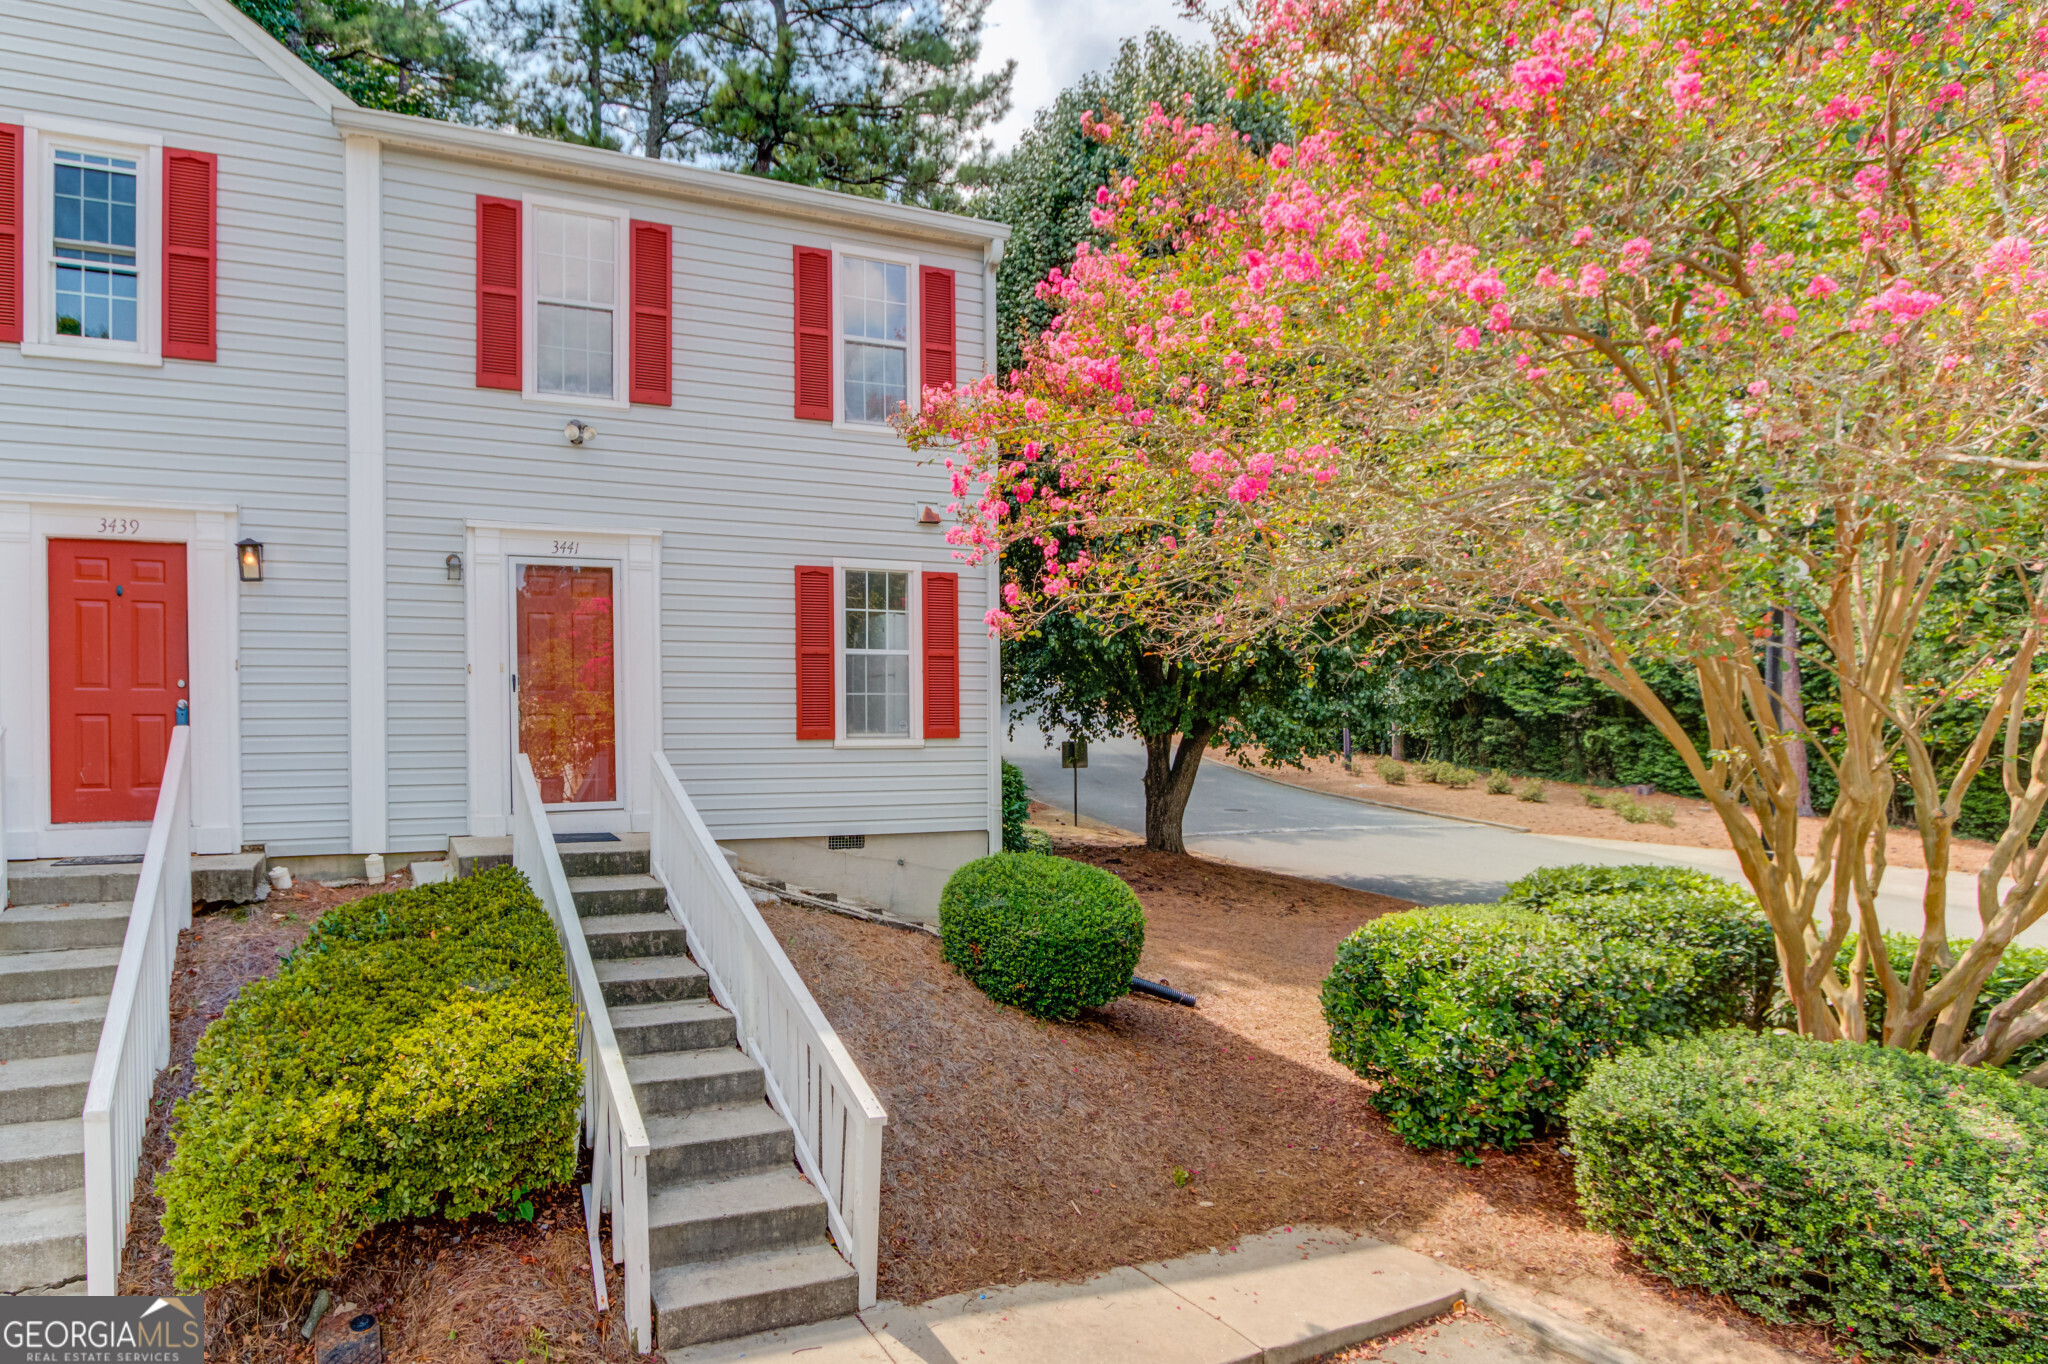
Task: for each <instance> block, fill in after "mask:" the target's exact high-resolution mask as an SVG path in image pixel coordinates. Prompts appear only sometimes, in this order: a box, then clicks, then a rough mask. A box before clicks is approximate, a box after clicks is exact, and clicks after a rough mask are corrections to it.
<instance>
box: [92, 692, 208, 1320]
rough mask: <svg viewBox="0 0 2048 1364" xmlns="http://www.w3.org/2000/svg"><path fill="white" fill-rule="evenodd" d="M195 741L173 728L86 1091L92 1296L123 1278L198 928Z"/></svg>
mask: <svg viewBox="0 0 2048 1364" xmlns="http://www.w3.org/2000/svg"><path fill="white" fill-rule="evenodd" d="M191 747H192V730H191V728H190V727H189V726H186V725H177V726H174V727H173V728H172V729H171V748H170V753H169V755H168V756H167V757H166V758H165V759H164V775H163V785H162V786H161V787H159V788H158V792H157V798H156V818H155V819H154V820H152V821H151V823H150V826H149V848H148V851H147V852H146V853H145V854H144V855H143V859H142V876H141V879H140V880H138V881H137V882H136V885H135V903H134V906H133V907H132V908H131V909H130V910H129V911H128V932H127V935H126V936H125V937H124V938H123V939H122V940H121V961H120V965H118V966H117V967H116V968H115V969H114V988H113V991H112V993H111V995H110V996H109V998H108V1000H107V1021H106V1023H105V1024H104V1025H103V1026H102V1027H101V1028H100V1046H99V1051H98V1053H97V1054H96V1055H95V1056H94V1057H93V1060H92V1079H91V1081H90V1082H89V1083H88V1084H87V1086H86V1091H85V1115H84V1121H85V1287H86V1292H88V1293H91V1294H93V1295H94V1296H95V1297H97V1296H100V1295H103V1294H111V1293H114V1292H115V1291H116V1287H115V1285H116V1284H117V1282H118V1281H119V1279H120V1277H121V1248H122V1247H123V1246H124V1245H125V1244H126V1243H127V1240H128V1209H129V1206H130V1204H131V1203H132V1202H133V1201H134V1195H135V1172H136V1169H137V1167H138V1165H139V1164H140V1162H141V1159H142V1136H143V1131H144V1129H145V1128H147V1127H148V1125H149V1099H150V1093H151V1091H152V1090H153V1089H155V1087H156V1076H157V1072H158V1071H160V1070H162V1069H163V1068H164V1067H165V1066H167V1065H169V1064H170V1060H171V970H172V967H173V965H174V964H175V962H176V960H177V955H178V934H179V932H180V931H182V930H183V929H186V928H189V927H190V926H191V924H192V766H191V760H190V759H191Z"/></svg>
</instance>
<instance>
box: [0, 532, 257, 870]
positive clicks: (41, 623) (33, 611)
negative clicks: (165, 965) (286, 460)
mask: <svg viewBox="0 0 2048 1364" xmlns="http://www.w3.org/2000/svg"><path fill="white" fill-rule="evenodd" d="M117 518H130V519H133V520H136V521H139V522H140V523H141V525H140V527H139V528H138V529H137V530H136V531H135V532H134V533H133V534H132V535H131V536H114V535H109V534H106V533H104V532H103V530H102V524H103V522H104V521H105V520H108V519H117ZM237 535H238V528H237V516H236V512H235V510H234V508H232V507H221V506H213V505H195V504H175V503H163V502H145V501H132V500H125V499H115V498H105V499H99V500H91V499H86V498H80V497H45V496H43V495H41V494H11V493H0V582H5V583H6V584H8V589H7V590H6V591H5V592H0V640H5V641H7V644H8V647H6V648H5V649H0V725H4V726H5V727H6V729H7V732H8V744H7V751H6V758H5V762H6V766H5V770H4V771H0V781H4V782H5V783H6V788H7V792H6V794H7V799H6V802H5V804H6V810H7V819H8V821H9V827H8V828H7V830H6V831H5V840H6V845H7V855H8V856H10V857H88V856H92V855H95V854H108V853H136V852H141V851H143V849H144V845H145V844H146V843H147V842H148V839H149V823H148V821H146V820H145V821H138V822H136V823H132V824H131V823H120V824H53V823H52V822H51V820H50V636H49V614H50V583H49V577H50V554H49V548H48V546H49V542H50V541H51V540H53V539H83V540H98V539H130V538H132V539H136V540H148V541H157V542H159V543H162V542H169V543H175V544H183V545H184V546H185V629H186V654H187V663H186V667H187V668H188V670H189V675H190V680H191V686H190V688H189V689H188V694H189V696H190V699H191V703H192V823H193V830H192V846H193V851H195V852H201V853H225V852H235V851H237V850H238V849H240V847H241V846H242V763H241V752H242V734H241V724H242V720H241V717H242V707H241V679H240V672H239V662H238V655H239V652H240V644H239V641H240V618H241V580H240V575H239V572H238V571H237V568H236V564H235V548H234V542H235V539H236V538H237ZM255 590H257V591H261V590H262V589H261V588H257V589H255Z"/></svg>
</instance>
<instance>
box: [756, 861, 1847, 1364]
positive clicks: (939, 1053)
mask: <svg viewBox="0 0 2048 1364" xmlns="http://www.w3.org/2000/svg"><path fill="white" fill-rule="evenodd" d="M1085 837H1086V836H1085V834H1084V839H1085ZM1055 851H1058V852H1060V853H1062V854H1064V855H1067V856H1071V857H1075V858H1078V859H1080V860H1083V861H1089V862H1094V863H1098V864H1100V865H1103V866H1105V867H1106V868H1107V869H1109V870H1111V871H1113V872H1116V873H1117V874H1119V875H1121V876H1122V877H1123V878H1124V879H1125V880H1126V881H1128V882H1129V883H1130V884H1131V886H1132V887H1133V889H1135V890H1136V891H1137V893H1138V895H1139V898H1140V899H1141V900H1142V901H1143V902H1144V904H1145V909H1146V915H1147V919H1148V927H1147V932H1146V944H1145V953H1144V956H1143V958H1142V959H1141V960H1140V962H1139V966H1138V973H1139V974H1140V975H1143V976H1148V977H1150V978H1152V979H1154V980H1162V979H1163V980H1165V981H1167V982H1169V983H1171V984H1172V985H1174V986H1176V987H1177V988H1180V989H1183V990H1188V991H1191V992H1193V993H1194V994H1196V995H1197V996H1199V998H1200V1008H1199V1009H1186V1008H1181V1007H1178V1006H1176V1005H1171V1004H1165V1003H1161V1002H1158V1001H1155V1000H1151V999H1145V998H1141V997H1138V996H1128V997H1126V998H1123V999H1119V1000H1116V1001H1114V1002H1113V1003H1111V1004H1110V1005H1108V1006H1107V1007H1105V1008H1102V1009H1099V1010H1091V1011H1087V1012H1086V1013H1085V1014H1084V1015H1083V1017H1082V1018H1081V1019H1080V1020H1078V1021H1076V1022H1074V1023H1071V1024H1064V1025H1054V1024H1046V1023H1041V1022H1038V1021H1036V1020H1034V1019H1031V1018H1029V1017H1027V1016H1025V1015H1024V1014H1022V1013H1020V1012H1018V1011H1016V1010H1013V1009H1005V1008H1002V1007H1000V1006H998V1005H997V1004H995V1003H994V1002H992V1001H991V1000H989V999H988V998H987V997H986V996H984V995H983V994H982V993H981V992H980V991H978V990H977V989H975V988H974V987H973V986H971V985H969V984H968V983H967V982H966V981H964V980H963V979H962V978H961V977H960V976H958V975H957V974H956V973H954V972H953V971H952V969H951V968H949V967H947V966H946V965H945V964H944V962H943V961H942V960H941V959H940V956H939V944H938V942H937V940H936V939H935V938H933V937H931V936H929V935H928V934H924V933H910V932H904V931H902V930H899V929H893V928H888V927H882V926H877V925H873V924H868V923H862V922H859V921H857V920H853V919H849V918H845V917H842V916H839V915H835V914H831V913H827V912H824V911H820V910H809V909H802V908H798V907H795V906H791V905H787V904H783V903H771V904H767V905H764V906H763V907H762V912H763V914H764V916H765V917H766V918H767V920H768V923H769V925H770V926H771V927H772V928H773V930H774V931H775V933H776V935H777V937H778V938H779V939H780V940H781V942H782V944H783V947H784V949H785V950H786V951H787V952H788V954H789V956H790V959H791V961H792V962H793V963H794V964H795V966H796V968H797V970H798V971H799V972H800V973H801V974H802V976H803V978H804V980H805V982H806V983H807V984H808V985H809V986H810V988H811V991H812V993H813V994H814V995H815V996H816V997H817V1000H818V1003H819V1005H820V1006H821V1007H822V1008H823V1010H824V1012H825V1015H826V1017H827V1018H829V1019H831V1020H832V1022H833V1025H834V1026H835V1027H836V1028H837V1029H838V1031H839V1033H840V1036H841V1037H842V1038H843V1040H844V1041H845V1043H846V1045H847V1047H848V1049H849V1050H850V1051H851V1053H852V1054H853V1057H854V1059H855V1061H856V1062H857V1063H858V1064H859V1065H860V1067H861V1069H862V1071H863V1072H864V1073H865V1074H866V1076H867V1078H868V1080H869V1082H870V1083H871V1084H872V1085H873V1086H874V1087H875V1089H876V1092H877V1094H878V1095H879V1097H880V1098H881V1100H882V1103H883V1104H884V1105H885V1106H886V1107H887V1109H888V1111H889V1123H888V1127H887V1129H886V1134H885V1137H884V1145H883V1158H882V1248H881V1250H882V1254H881V1284H880V1287H881V1296H882V1297H883V1298H885V1299H888V1298H895V1299H898V1300H901V1301H905V1302H922V1301H926V1300H928V1299H931V1298H935V1297H941V1296H944V1295H946V1294H950V1293H957V1292H963V1291H966V1290H969V1289H973V1288H978V1287H982V1286H986V1285H991V1284H1002V1283H1016V1282H1019V1281H1022V1280H1027V1279H1040V1280H1044V1279H1065V1278H1075V1277H1079V1276H1082V1275H1086V1274H1090V1273H1094V1272H1096V1271H1099V1270H1104V1269H1108V1268H1111V1267H1113V1266H1115V1265H1119V1264H1133V1263H1142V1262H1145V1261H1149V1260H1155V1259H1166V1258H1170V1257H1173V1256H1177V1255H1185V1254H1190V1253H1194V1252H1199V1251H1202V1250H1205V1249H1207V1248H1209V1247H1224V1246H1228V1245H1230V1244H1231V1243H1232V1242H1233V1241H1234V1240H1235V1238H1236V1237H1238V1236H1239V1235H1241V1234H1249V1233H1253V1232H1263V1231H1268V1230H1271V1229H1273V1228H1276V1227H1291V1226H1293V1225H1296V1224H1302V1225H1317V1226H1332V1227H1342V1228H1347V1229H1351V1230H1354V1231H1361V1232H1367V1233H1371V1234H1374V1235H1377V1236H1380V1237H1382V1238H1384V1239H1387V1240H1390V1241H1395V1242H1398V1243H1400V1244H1404V1245H1407V1246H1409V1247H1410V1248H1412V1249H1415V1250H1418V1251H1421V1252H1422V1253H1424V1254H1436V1255H1439V1256H1441V1257H1443V1258H1445V1259H1446V1260H1447V1261H1448V1262H1449V1263H1453V1264H1457V1265H1461V1266H1464V1267H1466V1268H1469V1269H1471V1270H1473V1271H1475V1272H1477V1273H1480V1274H1483V1275H1485V1276H1487V1277H1488V1278H1490V1279H1492V1280H1493V1281H1495V1282H1497V1283H1502V1284H1511V1285H1514V1286H1516V1287H1518V1288H1519V1289H1521V1290H1522V1291H1524V1292H1526V1293H1530V1294H1532V1295H1541V1297H1542V1299H1543V1300H1544V1301H1545V1302H1546V1305H1549V1306H1551V1307H1553V1308H1554V1309H1556V1310H1559V1311H1561V1312H1563V1313H1565V1314H1567V1315H1571V1316H1574V1317H1577V1318H1579V1319H1580V1320H1582V1321H1584V1322H1586V1323H1587V1324H1588V1325H1591V1326H1594V1327H1595V1328H1596V1329H1600V1330H1604V1331H1606V1332H1608V1333H1609V1334H1610V1335H1613V1336H1615V1337H1617V1338H1621V1339H1624V1340H1635V1341H1638V1342H1656V1345H1657V1348H1655V1349H1654V1350H1652V1351H1651V1353H1653V1354H1655V1356H1656V1357H1657V1358H1660V1359H1671V1360H1680V1361H1685V1364H1755V1361H1759V1360H1767V1359H1780V1360H1783V1359H1789V1358H1792V1357H1793V1356H1792V1355H1791V1354H1789V1353H1783V1352H1784V1351H1796V1352H1798V1353H1799V1354H1818V1355H1823V1356H1824V1355H1825V1354H1826V1353H1827V1352H1826V1348H1825V1342H1824V1340H1823V1339H1822V1337H1821V1336H1820V1334H1819V1333H1817V1332H1812V1331H1800V1330H1788V1329H1783V1328H1777V1327H1771V1326H1767V1325H1765V1324H1764V1323H1761V1322H1759V1321H1758V1320H1757V1319H1755V1318H1753V1317H1749V1316H1747V1315H1746V1314H1743V1313H1741V1312H1738V1311H1736V1310H1735V1309H1733V1308H1732V1307H1729V1306H1727V1305H1725V1304H1720V1303H1717V1302H1714V1301H1713V1300H1710V1299H1706V1298H1704V1297H1703V1296H1702V1295H1698V1294H1690V1295H1687V1294H1682V1293H1680V1292H1679V1291H1677V1290H1674V1289H1672V1288H1671V1286H1670V1285H1669V1284H1667V1283H1664V1282H1663V1281H1662V1280H1659V1279H1655V1278H1653V1277H1651V1276H1649V1275H1646V1274H1643V1273H1641V1272H1639V1271H1637V1270H1635V1269H1634V1268H1633V1267H1632V1266H1630V1265H1629V1264H1628V1263H1627V1261H1626V1258H1625V1256H1624V1255H1623V1253H1622V1252H1621V1251H1620V1249H1619V1247H1618V1246H1617V1245H1616V1244H1615V1243H1614V1242H1613V1241H1612V1240H1611V1239H1609V1238H1607V1237H1605V1236H1602V1235H1599V1234H1597V1233H1594V1232H1591V1231H1589V1230H1587V1229H1586V1227H1585V1225H1584V1223H1583V1222H1582V1221H1581V1219H1580V1217H1579V1214H1578V1210H1577V1204H1576V1200H1575V1197H1574V1193H1573V1188H1572V1176H1571V1164H1570V1161H1569V1159H1568V1158H1567V1157H1566V1156H1565V1154H1564V1153H1563V1152H1562V1151H1561V1150H1560V1149H1559V1147H1558V1145H1557V1144H1556V1143H1554V1142H1547V1143H1537V1144H1534V1145H1531V1146H1528V1147H1524V1148H1522V1149H1521V1150H1518V1151H1516V1152H1514V1153H1513V1154H1510V1155H1502V1154H1500V1153H1498V1152H1489V1153H1487V1154H1486V1156H1485V1158H1484V1162H1483V1164H1481V1165H1479V1166H1477V1167H1467V1166H1465V1165H1461V1164H1460V1163H1459V1162H1458V1160H1457V1159H1456V1158H1455V1157H1453V1156H1451V1155H1448V1154H1441V1153H1437V1154H1431V1153H1425V1152H1421V1151H1417V1150H1415V1149H1413V1148H1411V1147H1409V1146H1407V1145H1406V1144H1405V1143H1403V1142H1402V1141H1401V1140H1400V1139H1399V1138H1398V1137H1396V1136H1394V1135H1393V1133H1392V1132H1390V1131H1389V1130H1388V1128H1387V1126H1386V1123H1385V1122H1384V1121H1383V1120H1382V1119H1381V1118H1380V1117H1379V1115H1378V1114H1376V1113H1374V1112H1373V1110H1372V1109H1371V1107H1370V1106H1369V1105H1368V1103H1367V1102H1366V1098H1367V1093H1368V1091H1367V1088H1366V1086H1365V1084H1364V1083H1363V1082H1361V1081H1360V1080H1358V1079H1357V1078H1356V1077H1355V1076H1353V1075H1351V1074H1350V1073H1349V1072H1348V1071H1346V1070H1344V1069H1343V1068H1342V1067H1340V1066H1338V1065H1337V1064H1336V1063H1335V1062H1334V1061H1332V1060H1330V1058H1329V1056H1328V1053H1327V1050H1326V1048H1327V1033H1326V1032H1325V1030H1324V1027H1323V1023H1322V1018H1321V1005H1320V986H1321V981H1322V977H1323V976H1324V975H1325V974H1326V973H1327V972H1328V970H1329V965H1330V962H1331V960H1332V959H1333V957H1334V955H1335V951H1336V947H1337V944H1338V943H1339V942H1340V941H1341V940H1342V939H1343V938H1344V936H1345V935H1346V934H1348V933H1350V932H1351V931H1352V930H1353V929H1354V928H1356V927H1357V926H1358V925H1359V924H1360V923H1363V922H1364V921H1366V920H1368V919H1371V918H1374V917H1376V916H1378V915H1380V914H1385V913H1389V912H1392V911H1396V910H1399V909H1402V908H1405V907H1406V906H1405V905H1404V904H1403V902H1401V901H1398V900H1392V899H1388V898H1386V897H1384V896H1378V895H1372V894H1368V893H1366V892H1363V891H1357V890H1352V889H1349V888H1347V887H1341V886H1333V885H1329V884H1327V883H1324V882H1320V881H1309V880H1301V879H1297V878H1294V877H1288V876H1280V875H1274V874H1271V873H1267V872H1262V871H1255V870H1252V869H1248V868H1243V867H1238V866H1234V865H1232V864H1229V863H1226V862H1221V861H1217V860H1214V859H1209V858H1200V857H1192V856H1177V855H1173V854H1165V853H1155V852H1151V851H1148V850H1147V849H1145V848H1144V847H1143V846H1142V845H1130V844H1124V845H1118V844H1115V843H1112V842H1109V841H1108V840H1107V839H1096V840H1086V841H1073V840H1065V841H1057V842H1056V843H1055Z"/></svg>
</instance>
